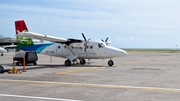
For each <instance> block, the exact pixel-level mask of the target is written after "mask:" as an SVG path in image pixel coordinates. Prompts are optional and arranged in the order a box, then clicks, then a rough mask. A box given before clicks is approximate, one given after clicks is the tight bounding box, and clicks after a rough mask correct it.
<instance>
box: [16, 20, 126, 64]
mask: <svg viewBox="0 0 180 101" xmlns="http://www.w3.org/2000/svg"><path fill="white" fill-rule="evenodd" d="M15 29H16V38H17V40H18V43H17V47H18V48H19V49H20V50H23V51H35V52H37V53H38V54H44V55H49V56H55V57H62V58H66V59H67V60H65V62H64V64H65V66H71V64H72V62H77V63H80V64H81V65H84V64H85V63H86V60H85V59H88V63H89V64H90V59H109V61H108V65H109V66H113V65H114V62H113V60H112V59H113V58H115V57H120V56H124V55H126V54H127V52H126V51H125V50H122V49H119V48H116V47H112V46H109V45H107V44H108V43H107V40H108V38H107V39H106V41H105V42H103V41H101V42H100V41H91V40H90V39H88V40H87V39H86V37H85V35H84V34H83V33H82V36H83V39H84V40H83V39H65V38H59V37H54V36H49V35H46V34H39V33H34V32H29V31H28V29H27V26H26V24H25V21H24V20H17V21H15ZM32 39H39V40H41V42H42V43H40V44H38V43H36V44H35V43H33V41H32ZM21 40H23V41H21ZM44 40H45V41H50V42H51V43H44ZM78 60H79V61H78Z"/></svg>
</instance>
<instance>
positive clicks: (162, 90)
mask: <svg viewBox="0 0 180 101" xmlns="http://www.w3.org/2000/svg"><path fill="white" fill-rule="evenodd" d="M0 82H14V83H28V84H52V85H59V86H74V87H94V88H110V89H126V90H138V91H159V92H174V93H180V89H176V88H158V87H137V86H121V85H102V84H84V83H66V82H49V81H29V80H9V79H0Z"/></svg>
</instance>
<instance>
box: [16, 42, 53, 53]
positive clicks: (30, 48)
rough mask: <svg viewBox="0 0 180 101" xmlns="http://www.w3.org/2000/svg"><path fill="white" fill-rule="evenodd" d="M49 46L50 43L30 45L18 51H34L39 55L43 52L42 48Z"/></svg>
mask: <svg viewBox="0 0 180 101" xmlns="http://www.w3.org/2000/svg"><path fill="white" fill-rule="evenodd" d="M51 45H52V43H46V44H36V45H32V46H26V47H22V48H19V49H20V50H23V51H35V52H36V53H41V51H42V50H44V48H46V47H48V46H51Z"/></svg>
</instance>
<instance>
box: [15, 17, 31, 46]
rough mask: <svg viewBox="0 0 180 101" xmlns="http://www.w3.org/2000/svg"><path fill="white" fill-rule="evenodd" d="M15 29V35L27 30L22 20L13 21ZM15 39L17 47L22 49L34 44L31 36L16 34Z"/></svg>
mask: <svg viewBox="0 0 180 101" xmlns="http://www.w3.org/2000/svg"><path fill="white" fill-rule="evenodd" d="M15 30H16V35H17V34H19V33H21V32H28V28H27V26H26V24H25V22H24V20H18V21H15ZM16 39H17V40H18V41H19V42H18V43H17V47H18V48H19V49H21V50H24V48H26V47H28V46H33V45H34V43H33V41H32V39H31V38H28V37H22V36H16Z"/></svg>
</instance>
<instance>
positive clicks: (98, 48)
mask: <svg viewBox="0 0 180 101" xmlns="http://www.w3.org/2000/svg"><path fill="white" fill-rule="evenodd" d="M40 54H45V55H51V56H57V57H63V58H68V59H70V60H71V58H72V59H73V58H77V59H105V58H114V57H120V56H124V55H126V54H127V53H126V51H124V50H121V49H118V48H115V47H111V46H107V45H105V44H104V43H100V42H89V43H87V48H86V51H85V46H84V43H71V44H70V45H68V46H67V45H66V44H61V43H54V44H52V45H51V46H49V47H46V48H45V49H44V50H42V51H41V53H40Z"/></svg>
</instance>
